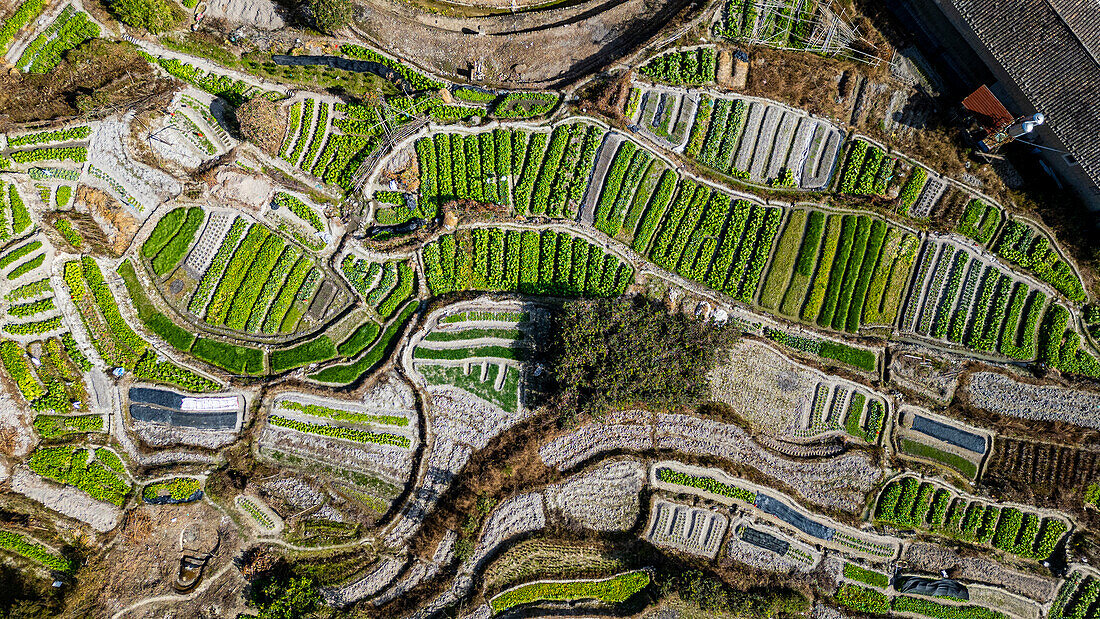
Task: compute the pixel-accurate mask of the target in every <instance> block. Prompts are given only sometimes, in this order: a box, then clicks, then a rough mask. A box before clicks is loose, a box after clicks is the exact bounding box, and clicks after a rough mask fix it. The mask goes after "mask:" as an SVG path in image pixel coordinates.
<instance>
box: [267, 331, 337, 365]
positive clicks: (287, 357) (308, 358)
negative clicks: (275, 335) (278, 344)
mask: <svg viewBox="0 0 1100 619" xmlns="http://www.w3.org/2000/svg"><path fill="white" fill-rule="evenodd" d="M335 356H336V346H335V345H334V344H333V343H332V340H331V339H329V337H328V336H327V335H321V336H320V337H317V338H314V339H312V340H309V341H308V342H305V343H302V344H299V345H297V346H295V347H293V348H287V349H281V350H274V351H272V352H271V355H270V361H271V372H272V373H273V374H279V373H281V372H285V371H287V370H293V369H294V368H299V367H302V366H303V365H309V364H311V363H317V362H320V361H328V360H329V359H332V358H333V357H335Z"/></svg>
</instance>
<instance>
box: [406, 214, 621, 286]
mask: <svg viewBox="0 0 1100 619" xmlns="http://www.w3.org/2000/svg"><path fill="white" fill-rule="evenodd" d="M422 251H423V256H424V265H425V268H426V271H427V278H428V286H429V288H430V289H431V291H432V294H434V295H440V294H445V293H448V292H457V291H462V290H511V291H519V292H523V293H528V294H555V295H566V296H604V297H606V296H616V295H619V294H622V293H623V292H624V291H625V290H626V287H627V286H628V285H629V283H630V281H631V279H632V277H633V269H632V268H631V267H630V266H629V265H627V264H626V263H624V262H623V261H621V260H620V259H619V258H618V257H616V256H614V255H611V254H608V253H605V252H604V251H603V250H602V249H600V248H598V247H596V246H594V245H591V244H590V243H588V241H586V240H585V239H583V238H580V237H574V236H572V235H570V234H567V233H559V232H555V231H553V230H545V231H543V232H542V233H541V234H540V233H538V232H535V231H533V230H525V231H523V232H520V231H518V230H508V231H504V230H500V229H491V228H475V229H473V230H459V231H458V232H455V233H453V234H448V235H445V236H443V237H441V238H440V239H439V240H437V241H435V242H432V243H431V244H429V245H427V246H426V247H424V249H423V250H422Z"/></svg>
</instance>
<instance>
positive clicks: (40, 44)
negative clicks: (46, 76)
mask: <svg viewBox="0 0 1100 619" xmlns="http://www.w3.org/2000/svg"><path fill="white" fill-rule="evenodd" d="M98 36H99V26H98V25H97V24H96V23H95V22H93V21H91V20H90V19H88V15H87V14H86V13H83V12H74V11H73V9H72V6H71V5H70V6H68V7H65V10H64V11H62V13H61V15H60V16H59V17H58V18H57V20H55V21H54V23H52V24H50V26H49V28H47V29H46V30H44V31H43V32H42V34H40V35H38V37H36V38H35V39H34V41H31V43H30V44H29V45H28V46H27V47H26V49H24V50H23V54H22V55H21V56H20V57H19V61H18V62H17V63H16V64H17V66H18V67H19V68H20V69H24V70H28V71H29V72H31V73H47V72H49V70H50V69H52V68H54V67H55V66H57V65H58V63H60V62H61V55H62V54H64V53H65V52H66V51H68V50H70V49H72V48H74V47H76V46H77V45H80V44H81V43H83V42H84V41H87V40H90V39H94V38H96V37H98Z"/></svg>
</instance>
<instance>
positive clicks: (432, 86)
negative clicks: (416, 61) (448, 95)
mask: <svg viewBox="0 0 1100 619" xmlns="http://www.w3.org/2000/svg"><path fill="white" fill-rule="evenodd" d="M340 53H341V54H343V55H345V56H348V57H350V58H356V59H359V60H367V61H370V62H377V63H379V64H381V65H385V66H387V67H389V68H390V69H393V70H394V72H396V73H397V74H398V75H400V76H401V79H402V80H404V81H405V82H407V83H408V85H409V86H411V87H412V89H413V90H439V89H440V88H443V86H444V84H443V82H440V81H438V80H434V79H432V78H430V77H428V76H426V75H424V74H423V73H420V72H419V71H416V70H415V69H411V68H409V67H408V66H406V65H403V64H401V63H400V62H398V61H396V60H393V59H391V58H390V57H388V56H384V55H382V54H380V53H378V52H376V51H374V50H372V49H367V48H365V47H362V46H360V45H352V44H350V43H344V44H342V45H341V46H340Z"/></svg>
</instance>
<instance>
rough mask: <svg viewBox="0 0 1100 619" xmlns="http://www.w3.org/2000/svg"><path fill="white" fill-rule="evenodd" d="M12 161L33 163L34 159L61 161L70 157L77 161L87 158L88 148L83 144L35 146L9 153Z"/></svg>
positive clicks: (81, 161)
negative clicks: (31, 148)
mask: <svg viewBox="0 0 1100 619" xmlns="http://www.w3.org/2000/svg"><path fill="white" fill-rule="evenodd" d="M11 159H12V161H14V162H16V163H33V162H35V161H63V160H65V159H71V160H73V161H76V162H78V163H84V162H85V161H87V160H88V149H87V147H84V146H62V147H48V148H36V149H34V150H19V151H15V152H14V153H11Z"/></svg>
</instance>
